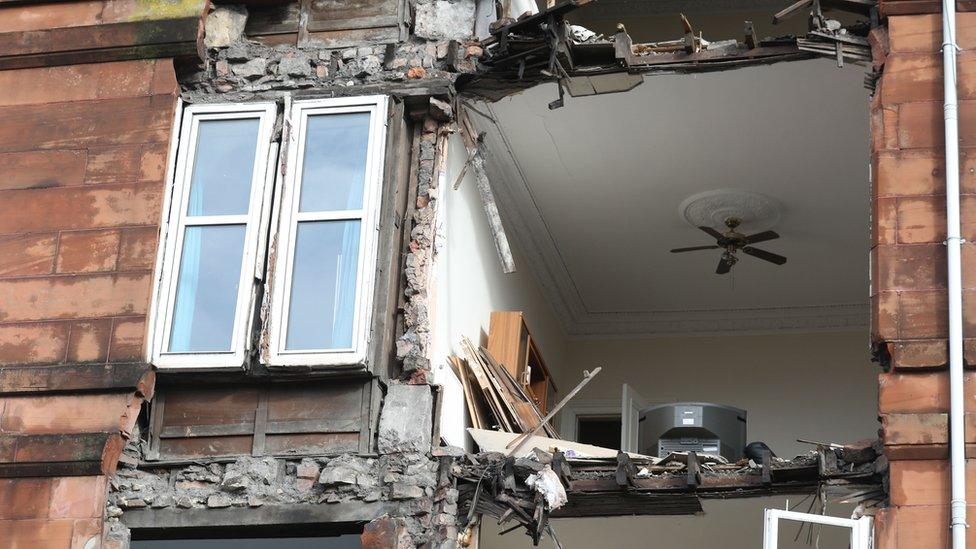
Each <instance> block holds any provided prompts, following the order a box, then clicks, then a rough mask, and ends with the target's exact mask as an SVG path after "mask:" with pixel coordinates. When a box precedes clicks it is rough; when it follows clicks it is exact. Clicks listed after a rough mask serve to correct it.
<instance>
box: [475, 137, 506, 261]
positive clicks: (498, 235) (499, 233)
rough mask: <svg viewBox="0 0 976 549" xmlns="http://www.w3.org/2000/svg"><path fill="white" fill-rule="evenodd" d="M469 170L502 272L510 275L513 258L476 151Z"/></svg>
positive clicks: (478, 152)
mask: <svg viewBox="0 0 976 549" xmlns="http://www.w3.org/2000/svg"><path fill="white" fill-rule="evenodd" d="M471 169H472V171H473V172H474V177H475V180H476V181H477V182H478V193H479V194H481V205H482V207H483V208H484V210H485V215H486V216H488V228H489V229H491V235H492V237H493V238H494V240H495V250H496V251H497V252H498V259H499V260H500V261H501V262H502V272H503V273H505V274H510V273H514V272H515V258H514V257H513V256H512V248H511V246H510V245H509V243H508V235H506V234H505V227H504V226H503V225H502V218H501V216H500V215H499V214H498V205H497V204H496V203H495V193H494V192H492V190H491V182H490V181H488V173H487V172H485V159H484V157H482V155H481V150H480V149H478V150H477V152H475V153H474V156H473V157H472V158H471Z"/></svg>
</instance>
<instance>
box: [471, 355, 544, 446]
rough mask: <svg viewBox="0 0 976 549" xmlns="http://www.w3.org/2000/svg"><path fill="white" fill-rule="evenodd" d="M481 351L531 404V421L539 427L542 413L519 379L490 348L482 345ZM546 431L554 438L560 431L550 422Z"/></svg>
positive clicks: (510, 384)
mask: <svg viewBox="0 0 976 549" xmlns="http://www.w3.org/2000/svg"><path fill="white" fill-rule="evenodd" d="M481 352H482V354H483V355H484V358H485V360H486V361H487V362H488V364H489V365H491V367H492V368H494V369H495V371H496V372H499V374H498V375H499V377H502V378H503V379H505V380H506V384H507V385H509V386H511V387H514V392H515V393H516V394H517V395H518V396H519V398H521V399H522V400H523V401H524V402H525V403H526V404H527V405H528V406H529V409H530V412H531V414H532V417H533V419H532V421H531V423H532V428H533V429H534V428H535V427H537V426H538V425H539V423H540V422H541V421H542V413H541V412H539V408H538V407H537V406H536V405H535V403H534V402H533V401H532V399H531V398H530V397H529V395H527V394H526V393H525V390H524V389H523V388H522V386H521V385H519V383H518V381H516V380H515V378H514V377H512V374H511V372H509V371H508V368H506V367H504V366H502V365H501V364H500V363H499V362H498V361H497V360H495V357H493V356H492V355H491V353H490V352H488V349H485V348H484V347H482V348H481ZM545 431H546V434H547V435H548V436H550V437H553V438H559V432H558V431H556V429H555V427H553V426H552V424H551V423H548V422H547V423H546V426H545Z"/></svg>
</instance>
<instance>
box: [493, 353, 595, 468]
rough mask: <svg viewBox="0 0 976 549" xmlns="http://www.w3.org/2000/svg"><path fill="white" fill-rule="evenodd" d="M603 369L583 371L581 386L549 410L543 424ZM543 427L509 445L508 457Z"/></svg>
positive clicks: (577, 386)
mask: <svg viewBox="0 0 976 549" xmlns="http://www.w3.org/2000/svg"><path fill="white" fill-rule="evenodd" d="M602 369H603V368H602V367H600V366H597V367H596V369H595V370H593V371H592V372H590V371H589V370H583V380H582V381H580V382H579V384H578V385H576V388H574V389H573V390H572V391H570V392H569V394H568V395H566V396H564V397H563V399H562V400H560V401H559V404H556V406H555V407H554V408H553V409H552V410H549V413H548V414H546V417H544V418H542V424H543V425H545V423H546V422H547V421H549V420H550V419H552V418H553V417H554V416H555V415H556V413H557V412H559V410H562V408H563V406H565V405H566V403H567V402H569V401H570V400H572V399H573V397H574V396H576V393H578V392H580V391H581V390H582V389H583V387H585V386H586V384H587V383H589V382H590V380H592V379H593V378H594V377H595V376H596V375H597V374H599V373H600V370H602ZM541 427H542V426H539V427H536V428H535V429H533V430H532V431H531V432H530V433H527V434H526V435H525V437H524V438H522V437H520V439H521V440H513V441H512V442H511V443H509V446H510V447H511V448H512V449H511V451H510V452H509V454H508V455H512V454H514V453H515V452H516V451H518V449H519V448H520V447H521V446H522V445H523V444H525V441H526V439H528V438H530V437H532V436H534V435H536V434H537V433H538V432H539V431H540V430H541Z"/></svg>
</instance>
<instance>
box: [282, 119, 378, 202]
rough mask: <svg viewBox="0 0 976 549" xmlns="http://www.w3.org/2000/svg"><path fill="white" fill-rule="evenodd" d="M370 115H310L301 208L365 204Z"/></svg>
mask: <svg viewBox="0 0 976 549" xmlns="http://www.w3.org/2000/svg"><path fill="white" fill-rule="evenodd" d="M369 116H370V115H369V113H367V112H357V113H348V114H319V115H313V116H309V117H308V125H307V126H306V128H305V158H304V161H303V164H302V191H301V198H300V199H299V201H298V209H299V211H302V212H325V211H335V210H358V209H360V208H362V207H363V184H364V182H365V180H366V147H367V144H368V142H369Z"/></svg>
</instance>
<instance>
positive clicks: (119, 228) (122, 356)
mask: <svg viewBox="0 0 976 549" xmlns="http://www.w3.org/2000/svg"><path fill="white" fill-rule="evenodd" d="M176 98H177V85H176V77H175V72H174V69H173V64H172V62H171V61H169V60H148V61H123V62H114V63H102V64H90V65H70V66H60V67H49V68H31V69H22V70H7V71H0V119H2V120H3V124H0V173H2V174H3V176H2V178H0V463H2V465H3V467H4V471H5V472H7V473H8V474H14V476H22V475H24V474H27V475H30V476H27V477H22V478H2V479H0V540H2V544H3V545H4V546H6V547H49V548H52V549H58V548H68V547H93V546H98V540H99V539H100V538H101V532H102V511H103V508H104V499H105V495H106V476H105V475H106V474H110V473H111V472H112V471H113V470H114V468H115V464H116V462H117V461H118V458H119V454H120V453H121V451H122V447H123V438H124V437H125V436H127V435H128V434H129V433H130V431H131V429H132V426H133V423H134V422H135V420H136V416H137V415H138V412H139V408H140V405H141V403H142V401H143V399H144V398H148V397H150V396H151V394H152V385H153V378H152V373H151V372H150V371H149V367H148V365H145V364H138V362H139V361H141V360H142V355H143V353H142V348H143V337H144V335H143V334H144V331H145V329H144V326H145V318H146V313H147V309H148V307H149V294H150V291H151V287H152V282H151V279H152V269H153V263H154V260H155V249H156V245H155V243H156V235H157V230H158V229H157V226H158V223H159V219H160V209H161V202H162V197H163V188H164V179H165V173H166V164H167V162H166V159H167V155H168V149H169V138H170V132H171V126H172V123H173V115H174V108H175V106H176ZM126 376H128V377H129V379H128V380H126V379H123V378H124V377H126ZM80 391H84V392H80ZM5 476H6V475H5ZM92 540H94V541H92ZM93 544H94V545H93Z"/></svg>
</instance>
